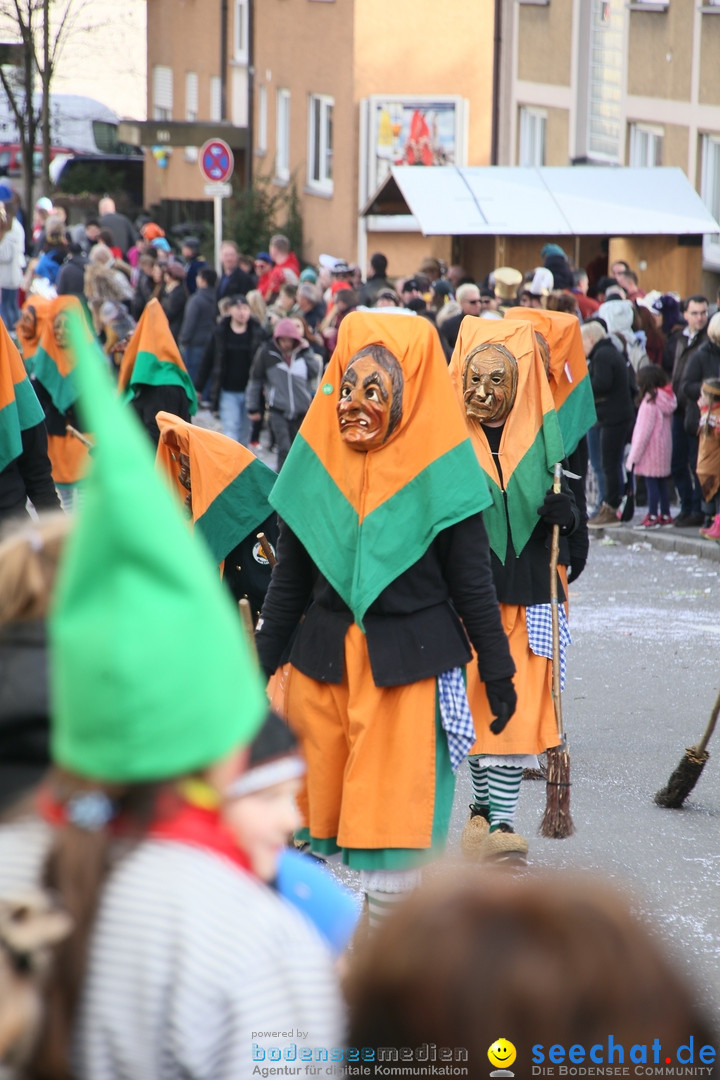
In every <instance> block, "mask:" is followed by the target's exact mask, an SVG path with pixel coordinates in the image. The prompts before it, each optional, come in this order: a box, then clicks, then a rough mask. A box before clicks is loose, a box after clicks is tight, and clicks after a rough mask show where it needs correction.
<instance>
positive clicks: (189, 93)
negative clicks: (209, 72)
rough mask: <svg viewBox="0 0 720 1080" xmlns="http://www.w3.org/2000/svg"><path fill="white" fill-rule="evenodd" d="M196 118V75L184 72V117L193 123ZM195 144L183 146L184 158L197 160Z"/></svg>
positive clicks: (191, 72)
mask: <svg viewBox="0 0 720 1080" xmlns="http://www.w3.org/2000/svg"><path fill="white" fill-rule="evenodd" d="M197 118H198V77H197V73H196V72H194V71H186V72H185V119H186V120H188V121H190V123H191V124H192V123H195V121H196V120H197ZM197 159H198V149H197V146H186V147H185V160H186V161H197Z"/></svg>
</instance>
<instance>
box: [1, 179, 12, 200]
mask: <svg viewBox="0 0 720 1080" xmlns="http://www.w3.org/2000/svg"><path fill="white" fill-rule="evenodd" d="M13 196H14V193H13V189H12V188H11V187H10V185H9V184H3V183H2V182H0V202H12V200H13Z"/></svg>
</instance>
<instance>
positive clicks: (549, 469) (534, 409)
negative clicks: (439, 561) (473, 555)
mask: <svg viewBox="0 0 720 1080" xmlns="http://www.w3.org/2000/svg"><path fill="white" fill-rule="evenodd" d="M491 343H494V344H499V345H504V346H505V348H506V349H508V350H509V351H510V352H511V353H512V355H513V356H514V357H515V358H516V359H517V362H518V384H517V395H516V397H515V404H514V406H513V408H512V410H511V411H510V415H509V416H508V418H507V420H506V421H505V424H504V427H503V432H502V437H501V440H500V461H501V469H502V484H501V481H500V476H499V473H498V470H497V467H496V465H495V462H494V461H493V457H492V454H491V452H490V446H489V444H488V441H487V438H486V437H485V433H484V431H483V429H482V427H481V426H480V424H477V423H475V422H474V421H472V420H469V419H468V418H467V415H466V414H465V423H466V427H467V430H468V431H469V433H470V438H471V440H472V444H473V447H474V449H475V453H476V455H477V459H478V461H479V463H480V466H481V468H482V470H483V472H484V473H485V478H486V480H487V483H488V487H489V489H490V494H491V497H492V505H491V506H490V507H489V508H488V509H487V510H486V511H485V512H484V514H483V520H484V522H485V528H486V529H487V533H488V538H489V540H490V547H491V548H492V550H493V551H494V552H495V554H496V555H497V557H498V558H499V559H500V561H501V562H503V563H504V562H505V555H506V552H507V547H508V543H507V542H508V524H509V527H510V540H511V543H512V548H513V550H514V552H515V555H516V556H518V555H520V553H521V552H522V550H523V548H524V547H525V545H526V544H527V542H528V540H529V539H530V534H531V533H532V531H533V529H534V528H535V526H536V525H537V523H538V515H537V508H538V506H540V504H541V503H542V501H543V497H544V495H545V492H546V491H547V489H548V488H549V487H550V486H551V485H552V481H553V467H554V465H555V463H556V462H558V461H562V459H563V457H564V456H565V454H564V449H563V440H562V435H561V433H560V425H559V423H558V417H557V413H556V412H555V408H554V405H553V399H552V395H551V393H550V386H549V384H548V380H547V377H546V375H545V369H544V367H543V363H542V359H541V356H540V350H539V347H538V345H537V342H536V340H535V334H534V332H533V328H532V326H531V325H530V323H528V322H513V321H511V320H509V319H503V320H502V321H500V320H498V319H477V318H475V317H474V316H466V317H465V318H464V319H463V321H462V323H461V324H460V332H459V334H458V337H457V342H456V343H455V350H454V352H453V355H452V359H451V360H450V379H451V382H452V385H453V387H454V389H455V394H456V400H457V401H458V402H459V404H460V406H461V408H462V409H463V413H464V405H463V366H464V361H465V357H466V356H467V355H468V353H470V352H472V350H473V349H474V348H476V347H477V346H478V345H487V344H491ZM506 506H507V513H506Z"/></svg>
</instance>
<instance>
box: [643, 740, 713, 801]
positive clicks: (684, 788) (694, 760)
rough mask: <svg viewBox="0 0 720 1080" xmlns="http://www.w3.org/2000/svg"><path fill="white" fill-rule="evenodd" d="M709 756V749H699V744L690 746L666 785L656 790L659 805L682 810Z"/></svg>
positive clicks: (656, 799)
mask: <svg viewBox="0 0 720 1080" xmlns="http://www.w3.org/2000/svg"><path fill="white" fill-rule="evenodd" d="M709 757H710V754H709V753H708V751H707V750H699V749H698V747H697V746H688V747H687V749H686V750H685V753H684V755H683V757H682V758H681V759H680V762H679V764H678V767H677V768H676V769H675V771H674V772H673V773H672V775H671V777H670V779H669V780H668V782H667V784H666V785H665V787H664V788H660V790H659V791H656V792H655V802H656V803H657V805H658V806H662V807H664V808H665V809H667V810H680V809H681V807H682V804H683V803H684V802H685V800H686V799H687V797H688V795H689V794H690V792H691V791H692V789H693V788H694V787H695V785H696V784H697V782H698V780H699V779H700V774H701V773H702V771H703V769H704V768H705V762H706V761H707V760H708V758H709Z"/></svg>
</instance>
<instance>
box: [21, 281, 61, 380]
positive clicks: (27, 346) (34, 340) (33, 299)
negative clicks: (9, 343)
mask: <svg viewBox="0 0 720 1080" xmlns="http://www.w3.org/2000/svg"><path fill="white" fill-rule="evenodd" d="M51 304H52V300H49V299H47V298H46V297H44V296H37V295H35V294H34V293H32V294H31V295H30V296H28V297H27V298H26V300H25V302H24V304H23V306H22V310H23V311H27V310H28V309H29V308H32V309H33V311H34V312H35V327H34V330H32V331H30V330H29V328H28V327H27V326H26V325H25V324H24V323H23V321H22V319H18V321H17V323H16V324H15V333H16V334H17V339H18V346H19V348H20V353H21V355H22V358H23V361H24V363H25V367H26V369H27V371H28V372H29V373H30V374H32V371H33V362H34V358H35V353H36V352H37V349H38V345H39V344H40V338H41V336H42V332H43V327H44V325H45V320H46V318H47V315H48V312H49V310H50V305H51Z"/></svg>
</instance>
